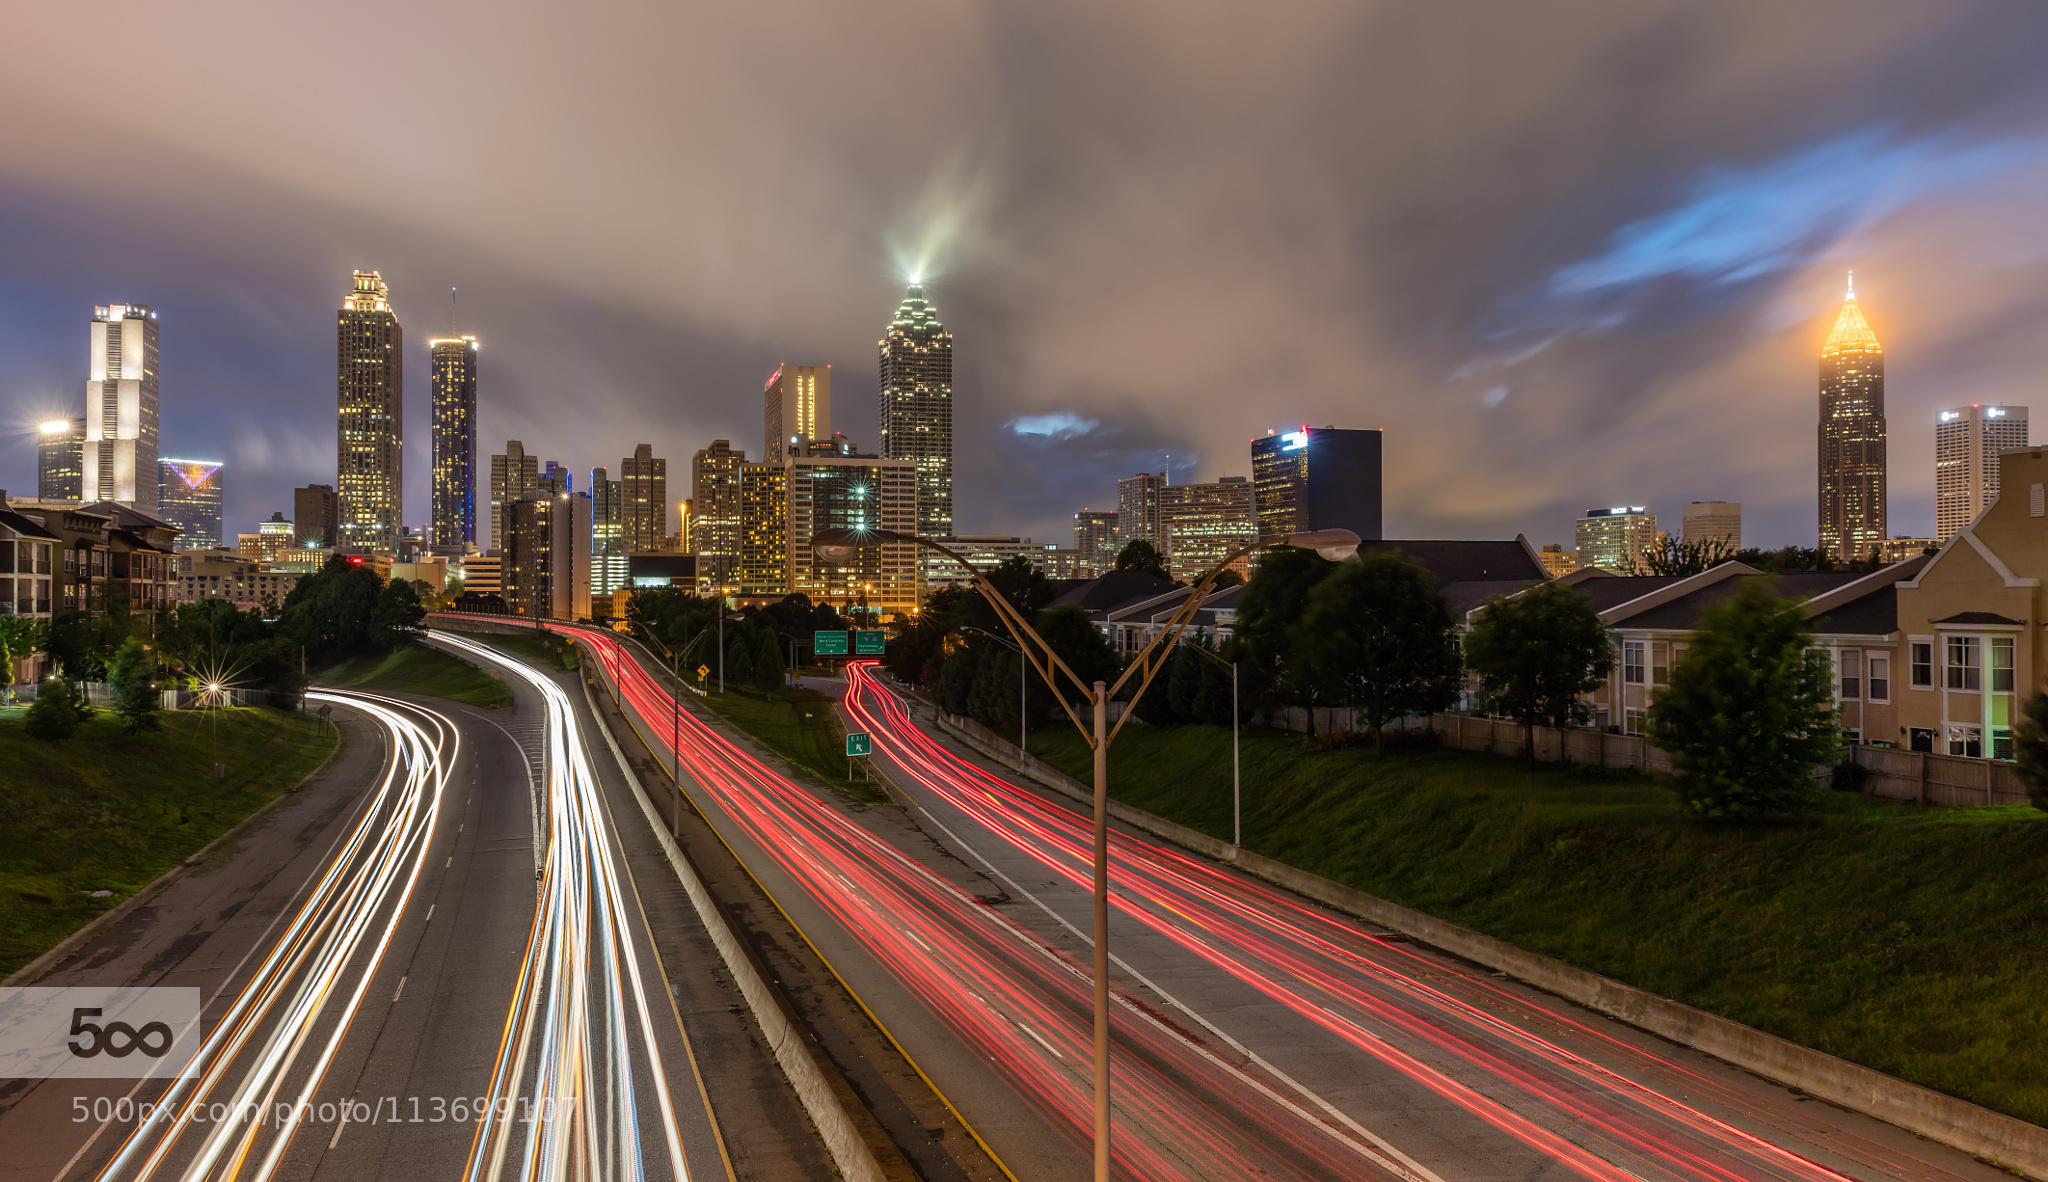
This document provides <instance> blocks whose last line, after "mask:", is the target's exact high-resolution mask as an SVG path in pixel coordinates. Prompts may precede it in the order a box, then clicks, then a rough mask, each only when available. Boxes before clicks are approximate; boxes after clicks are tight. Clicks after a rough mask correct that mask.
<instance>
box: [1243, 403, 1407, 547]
mask: <svg viewBox="0 0 2048 1182" xmlns="http://www.w3.org/2000/svg"><path fill="white" fill-rule="evenodd" d="M1252 484H1253V485H1254V486H1255V490H1256V491H1255V492H1254V497H1255V499H1256V501H1257V504H1258V514H1259V536H1260V537H1262V538H1271V537H1277V536H1279V535H1281V534H1291V533H1299V532H1301V531H1303V530H1311V529H1348V530H1350V531H1351V532H1353V533H1355V534H1357V535H1358V536H1359V537H1360V538H1363V539H1364V540H1366V541H1376V540H1378V538H1379V537H1380V432H1379V431H1377V430H1366V431H1356V430H1338V429H1337V428H1335V427H1317V428H1315V429H1313V430H1311V429H1310V428H1308V427H1306V426H1304V427H1302V428H1301V429H1300V430H1298V431H1287V432H1283V433H1280V434H1274V433H1273V432H1270V431H1269V432H1267V433H1266V434H1265V435H1263V436H1261V437H1259V438H1257V439H1254V440H1252Z"/></svg>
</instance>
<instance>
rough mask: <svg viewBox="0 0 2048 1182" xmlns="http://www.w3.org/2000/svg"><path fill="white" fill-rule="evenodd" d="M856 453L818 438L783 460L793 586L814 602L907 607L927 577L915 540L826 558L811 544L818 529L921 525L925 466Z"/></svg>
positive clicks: (889, 609) (885, 611)
mask: <svg viewBox="0 0 2048 1182" xmlns="http://www.w3.org/2000/svg"><path fill="white" fill-rule="evenodd" d="M851 453H852V449H851V447H847V448H845V449H844V450H840V449H837V448H833V447H829V446H826V445H823V444H819V445H815V446H814V447H813V448H812V450H811V451H810V452H809V453H808V454H806V455H801V456H791V457H790V458H789V459H788V460H787V461H785V462H784V465H783V471H784V473H785V474H786V475H787V478H788V485H787V487H788V493H787V496H786V501H787V503H788V506H789V510H788V519H787V526H788V534H787V543H786V544H787V546H788V551H787V552H788V554H789V589H790V590H791V591H794V592H796V593H798V594H801V595H808V596H810V597H811V600H812V602H814V603H830V604H833V605H834V606H841V607H849V606H858V605H862V604H865V605H866V606H867V607H868V608H870V609H872V610H874V611H875V612H878V613H880V614H882V615H889V614H893V613H897V612H907V611H910V610H912V609H913V608H915V607H917V605H918V601H919V600H920V599H922V598H923V582H924V580H923V578H922V576H921V573H920V571H919V569H918V561H917V546H916V545H914V544H913V543H910V542H887V543H881V542H876V543H870V544H867V545H864V546H861V547H859V548H858V550H857V552H856V554H855V557H854V559H853V560H852V561H851V562H847V563H843V564H842V563H828V562H825V561H822V560H821V559H819V558H818V556H817V554H816V553H815V552H814V551H813V550H812V549H811V539H812V537H814V536H815V535H816V534H817V533H818V531H820V530H826V529H850V530H856V531H858V530H871V529H881V530H889V531H892V532H898V533H909V532H912V531H913V529H914V528H915V526H916V522H917V507H918V500H917V480H918V478H919V477H920V476H921V475H922V474H923V473H922V470H921V469H919V468H918V467H917V466H916V465H915V464H914V463H912V462H911V461H909V460H885V459H879V458H877V457H875V456H864V455H855V454H851ZM748 467H749V468H751V467H753V465H751V464H750V465H748Z"/></svg>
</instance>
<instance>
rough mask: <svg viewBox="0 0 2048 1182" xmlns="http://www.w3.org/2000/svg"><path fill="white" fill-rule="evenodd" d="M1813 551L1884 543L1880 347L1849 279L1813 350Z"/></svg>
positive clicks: (1855, 554)
mask: <svg viewBox="0 0 2048 1182" xmlns="http://www.w3.org/2000/svg"><path fill="white" fill-rule="evenodd" d="M1819 458H1820V548H1821V550H1822V551H1824V552H1826V553H1827V554H1829V555H1830V556H1832V557H1833V558H1835V559H1836V560H1837V561H1842V562H1846V561H1850V560H1853V559H1857V558H1864V557H1867V556H1868V555H1869V554H1870V551H1871V550H1872V549H1873V548H1875V547H1876V546H1877V545H1878V544H1879V543H1881V542H1883V541H1884V540H1885V538H1886V536H1887V535H1886V533H1885V495H1886V494H1885V422H1884V349H1883V347H1882V346H1880V345H1879V344H1878V343H1877V334H1876V333H1875V332H1872V331H1871V329H1870V322H1869V321H1868V320H1865V319H1864V318H1863V309H1861V308H1859V307H1858V306H1857V304H1856V276H1855V273H1854V272H1851V273H1850V275H1849V290H1848V293H1847V294H1846V295H1845V296H1843V298H1842V310H1841V311H1840V312H1839V313H1837V314H1836V316H1835V326H1834V328H1833V329H1832V330H1830V331H1829V332H1828V338H1827V341H1826V343H1825V344H1823V345H1822V346H1821V350H1820V454H1819Z"/></svg>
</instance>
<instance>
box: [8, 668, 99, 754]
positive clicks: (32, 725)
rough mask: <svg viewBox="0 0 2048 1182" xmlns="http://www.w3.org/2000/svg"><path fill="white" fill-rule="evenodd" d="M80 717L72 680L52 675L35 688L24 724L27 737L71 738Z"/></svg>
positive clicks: (47, 739) (81, 716) (43, 738)
mask: <svg viewBox="0 0 2048 1182" xmlns="http://www.w3.org/2000/svg"><path fill="white" fill-rule="evenodd" d="M83 717H84V716H83V714H82V712H81V711H80V710H79V709H78V694H77V691H75V690H74V689H72V688H71V683H70V682H68V681H66V680H64V679H63V678H61V677H52V678H51V679H50V680H48V681H46V682H44V683H43V684H42V687H41V688H40V689H39V690H37V691H36V700H35V701H34V702H32V703H30V705H29V708H28V717H27V718H26V719H25V720H24V723H23V726H24V729H26V730H27V731H28V734H29V737H30V738H32V739H41V740H42V741H43V742H45V743H55V742H59V741H61V740H64V739H68V738H70V737H71V736H72V734H73V733H74V732H75V731H77V730H78V724H79V722H80V721H82V720H83Z"/></svg>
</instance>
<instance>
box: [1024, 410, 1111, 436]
mask: <svg viewBox="0 0 2048 1182" xmlns="http://www.w3.org/2000/svg"><path fill="white" fill-rule="evenodd" d="M1007 425H1008V427H1009V428H1010V430H1011V431H1013V432H1015V433H1016V434H1018V435H1037V436H1041V437H1043V438H1045V439H1049V440H1054V441H1057V440H1061V439H1077V438H1079V437H1080V436H1083V435H1086V434H1088V432H1090V431H1093V430H1094V429H1095V428H1096V427H1097V426H1098V424H1097V422H1096V421H1095V420H1094V419H1084V418H1082V417H1081V416H1080V415H1077V414H1075V413H1073V412H1072V411H1066V410H1056V411H1053V412H1052V413H1050V414H1042V415H1023V416H1021V417H1019V418H1014V419H1011V420H1010V421H1009V423H1008V424H1007Z"/></svg>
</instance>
